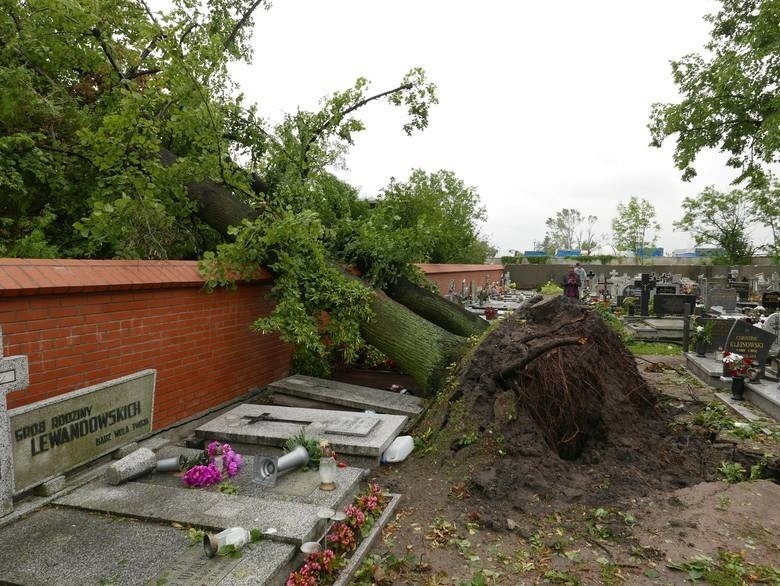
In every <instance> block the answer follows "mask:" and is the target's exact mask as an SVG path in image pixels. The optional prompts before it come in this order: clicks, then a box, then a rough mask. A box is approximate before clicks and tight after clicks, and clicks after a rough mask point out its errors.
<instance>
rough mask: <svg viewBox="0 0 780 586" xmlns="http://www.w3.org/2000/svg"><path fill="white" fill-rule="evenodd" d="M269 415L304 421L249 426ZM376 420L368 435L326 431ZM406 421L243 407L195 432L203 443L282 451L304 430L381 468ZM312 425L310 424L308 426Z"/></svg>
mask: <svg viewBox="0 0 780 586" xmlns="http://www.w3.org/2000/svg"><path fill="white" fill-rule="evenodd" d="M262 413H268V414H270V415H271V416H272V417H274V418H276V419H285V420H293V421H303V422H304V423H303V424H301V423H288V422H285V421H258V422H256V423H248V420H247V419H244V417H253V416H258V415H261V414H262ZM355 417H360V418H361V419H365V418H368V419H372V420H375V421H376V422H377V423H376V426H375V427H374V428H372V429H371V431H370V432H369V433H368V435H366V436H364V437H361V436H356V435H343V434H341V433H332V432H331V431H327V430H328V429H332V428H329V427H328V425H329V424H330V423H331V422H333V421H338V422H340V423H341V422H345V423H346V422H347V421H348V420H349V419H350V418H355ZM406 420H407V418H406V417H405V416H402V415H382V414H375V415H372V414H363V413H361V414H356V413H350V412H348V411H346V412H345V411H328V410H324V409H296V408H291V407H279V406H276V405H251V404H243V405H239V406H237V407H235V408H234V409H231V410H230V411H228V412H226V413H224V414H222V415H220V416H218V417H215V418H214V419H212V420H210V421H208V422H207V423H205V424H203V425H201V426H200V427H198V428H197V429H196V430H195V434H196V435H197V437H199V438H202V439H204V440H210V439H217V440H221V441H228V442H230V443H231V444H232V443H241V444H247V445H260V446H263V445H266V446H275V447H282V446H283V445H284V443H285V442H286V441H287V439H288V438H290V437H292V436H294V435H296V434H297V433H300V431H301V429H304V431H305V433H306V435H307V436H308V437H314V438H320V439H326V440H328V441H329V442H330V444H331V446H332V447H333V449H334V450H335V451H336V452H337V453H339V454H343V455H345V456H346V457H347V461H349V458H350V456H352V455H355V456H364V457H366V458H370V462H371V463H372V465H373V466H379V458H380V457H381V455H382V453H383V452H384V451H385V450H386V449H387V447H388V446H389V445H390V444H391V443H392V441H393V440H394V439H395V438H396V437H397V436H398V434H399V433H400V431H401V429H402V428H403V426H404V424H405V423H406ZM308 421H311V422H312V423H311V424H308V425H307V424H306V423H305V422H308Z"/></svg>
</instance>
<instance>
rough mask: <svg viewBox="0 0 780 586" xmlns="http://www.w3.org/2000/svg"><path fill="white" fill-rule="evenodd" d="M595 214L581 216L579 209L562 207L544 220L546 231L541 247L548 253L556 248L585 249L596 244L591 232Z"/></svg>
mask: <svg viewBox="0 0 780 586" xmlns="http://www.w3.org/2000/svg"><path fill="white" fill-rule="evenodd" d="M597 220H598V218H597V217H596V216H587V217H585V216H583V215H582V213H581V212H580V211H579V210H576V209H573V208H572V209H569V208H563V209H562V210H559V211H557V212H555V215H554V216H553V217H551V218H547V220H545V225H546V226H547V232H546V234H545V236H544V240H543V241H542V243H541V249H542V250H544V251H545V252H547V253H548V254H555V251H556V250H559V249H563V250H587V251H588V252H590V250H591V249H593V248H595V247H596V246H598V243H597V241H596V237H595V235H594V232H593V226H594V224H595V223H596V221H597Z"/></svg>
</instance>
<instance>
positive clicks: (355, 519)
mask: <svg viewBox="0 0 780 586" xmlns="http://www.w3.org/2000/svg"><path fill="white" fill-rule="evenodd" d="M344 512H345V513H346V515H347V525H349V526H350V527H354V528H355V529H360V528H361V527H362V526H363V525H365V524H366V514H365V513H364V512H363V511H361V510H360V509H358V508H357V507H356V506H355V505H347V508H346V509H344Z"/></svg>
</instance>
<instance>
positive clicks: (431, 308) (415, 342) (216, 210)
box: [160, 150, 481, 394]
mask: <svg viewBox="0 0 780 586" xmlns="http://www.w3.org/2000/svg"><path fill="white" fill-rule="evenodd" d="M160 156H161V158H162V161H163V164H164V165H166V166H168V165H172V164H173V163H174V162H175V161H176V155H175V154H173V153H171V152H170V151H166V150H163V151H162V153H161V155H160ZM187 193H188V195H189V197H190V198H192V199H194V200H195V201H197V202H198V204H199V206H198V211H197V214H198V216H199V217H200V218H201V219H202V220H203V221H204V222H206V223H207V224H209V225H210V226H211V227H212V228H214V229H215V230H218V231H219V232H221V233H222V234H227V229H228V227H229V226H235V225H238V224H240V223H241V221H242V220H243V219H244V218H251V217H253V216H254V215H255V211H254V210H253V209H252V208H250V207H249V206H247V205H246V204H244V203H243V202H241V201H240V200H239V199H238V198H237V197H235V196H234V195H233V194H232V193H231V192H230V191H228V190H227V189H225V188H224V187H222V186H221V185H219V184H217V183H214V182H213V181H210V180H206V181H202V182H200V183H191V184H190V185H188V186H187ZM407 289H408V290H407ZM413 289H419V290H420V291H424V292H425V293H426V294H427V295H420V294H419V293H415V292H414V291H413ZM404 290H405V291H406V292H405V293H404V294H403V295H402V296H403V297H404V298H405V299H406V300H407V303H409V305H410V306H412V307H414V306H416V305H422V306H425V307H426V308H428V309H427V310H426V311H427V314H428V315H434V316H435V315H441V314H444V313H446V312H445V311H443V310H442V309H441V306H445V305H453V306H454V304H451V303H449V302H448V301H447V300H446V299H443V298H438V296H436V295H434V294H433V293H430V292H428V291H425V290H424V289H422V288H420V287H416V286H415V285H412V284H411V283H409V287H408V288H406V287H404ZM431 297H437V298H438V299H440V302H439V301H435V300H433V299H431ZM417 299H420V300H425V301H424V302H423V301H419V302H417V301H415V300H417ZM437 306H438V307H440V309H438V310H436V309H435V308H436V307H437ZM371 308H372V309H373V311H374V315H375V317H374V319H373V320H372V321H371V323H368V324H364V325H363V327H362V328H361V333H362V335H363V337H364V338H365V340H366V342H368V343H369V344H371V345H372V346H374V347H376V348H378V349H379V350H380V351H382V352H383V353H384V354H386V355H387V356H389V357H390V358H392V359H393V360H395V362H396V363H397V364H398V366H399V367H400V368H401V369H402V370H403V371H404V372H406V373H407V374H409V375H410V376H411V377H412V378H414V380H415V381H416V382H417V384H419V385H420V389H421V390H422V391H423V392H424V393H426V394H433V393H435V392H436V391H437V390H438V386H439V385H440V384H441V382H442V381H443V380H444V374H445V370H446V368H447V366H449V365H450V364H451V363H453V362H455V361H457V360H458V358H460V356H461V354H462V353H463V352H464V351H465V349H466V347H467V345H468V342H467V341H466V339H465V338H463V337H461V336H458V335H455V334H453V333H450V332H448V331H447V330H445V329H442V328H441V327H439V326H437V325H435V324H433V323H431V322H429V321H428V320H427V319H425V318H424V317H420V316H419V315H417V314H416V313H415V312H414V311H412V310H410V309H407V308H406V307H404V305H401V304H400V303H397V302H395V301H393V300H392V299H390V298H389V297H387V296H386V295H385V294H384V293H382V292H381V291H377V292H376V295H375V298H374V301H373V302H372V304H371ZM456 309H457V307H456ZM453 313H454V312H453ZM437 319H438V318H437ZM461 319H463V318H461ZM477 319H479V318H478V317H477ZM457 321H458V320H457V319H455V318H450V322H453V323H455V322H457ZM480 321H481V320H480ZM472 328H473V326H472ZM461 331H473V330H468V329H463V327H462V326H461ZM468 335H471V334H468Z"/></svg>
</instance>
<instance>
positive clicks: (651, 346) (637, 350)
mask: <svg viewBox="0 0 780 586" xmlns="http://www.w3.org/2000/svg"><path fill="white" fill-rule="evenodd" d="M626 347H627V348H628V349H629V351H630V352H631V354H633V355H634V356H646V355H660V356H679V355H680V353H681V352H682V348H681V347H680V346H679V345H678V344H675V343H674V342H643V341H640V340H631V341H629V342H628V343H627V344H626Z"/></svg>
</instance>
